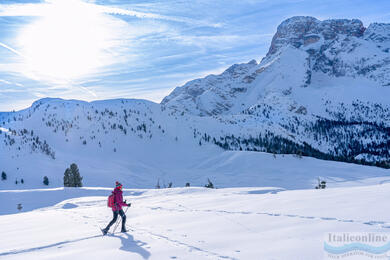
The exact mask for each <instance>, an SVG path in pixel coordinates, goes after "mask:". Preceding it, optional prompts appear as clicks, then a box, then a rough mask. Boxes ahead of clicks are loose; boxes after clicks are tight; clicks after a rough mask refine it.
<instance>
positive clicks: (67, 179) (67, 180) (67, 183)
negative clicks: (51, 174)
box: [64, 168, 72, 187]
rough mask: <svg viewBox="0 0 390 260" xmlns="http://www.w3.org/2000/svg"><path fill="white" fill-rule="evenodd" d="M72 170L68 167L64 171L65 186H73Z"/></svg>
mask: <svg viewBox="0 0 390 260" xmlns="http://www.w3.org/2000/svg"><path fill="white" fill-rule="evenodd" d="M70 176H71V172H70V169H69V168H66V170H65V173H64V187H72V185H71V184H72V183H71V178H70Z"/></svg>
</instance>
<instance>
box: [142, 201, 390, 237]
mask: <svg viewBox="0 0 390 260" xmlns="http://www.w3.org/2000/svg"><path fill="white" fill-rule="evenodd" d="M177 206H179V207H182V208H185V209H186V210H179V209H173V208H163V207H143V208H148V209H150V210H166V211H174V212H187V211H192V212H204V213H214V214H217V215H219V214H218V213H222V214H227V215H230V214H241V215H265V216H270V217H288V218H301V219H308V220H321V221H322V220H325V221H338V222H345V223H358V224H363V225H370V226H378V227H381V228H390V222H385V221H376V220H369V221H361V220H353V219H338V218H333V217H316V216H302V215H296V214H281V213H270V212H250V211H227V210H211V209H204V210H199V209H190V208H188V207H185V206H183V205H181V204H177ZM219 216H221V217H224V218H225V219H226V220H228V221H230V222H233V223H235V224H237V225H239V226H242V227H243V228H245V229H247V230H248V231H251V232H254V231H252V230H250V229H249V228H247V227H246V226H245V225H243V224H241V223H239V222H236V221H233V220H231V219H228V218H226V217H225V216H223V215H219Z"/></svg>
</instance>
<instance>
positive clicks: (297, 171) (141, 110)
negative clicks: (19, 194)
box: [0, 99, 390, 189]
mask: <svg viewBox="0 0 390 260" xmlns="http://www.w3.org/2000/svg"><path fill="white" fill-rule="evenodd" d="M202 125H204V126H206V127H207V128H208V129H210V132H212V131H214V134H215V135H216V134H218V132H219V131H229V130H231V129H234V128H233V127H229V126H228V125H226V124H225V123H223V122H215V120H213V119H212V118H202V117H193V116H187V115H184V116H181V115H174V114H172V112H171V111H170V110H162V109H160V106H159V105H158V104H155V103H151V102H147V101H142V100H110V101H99V102H92V103H87V102H82V101H75V100H72V101H65V100H61V99H45V100H40V101H38V102H36V103H34V104H33V106H32V107H31V108H29V109H27V110H24V111H20V112H18V113H17V114H16V115H15V120H11V121H10V123H9V124H6V126H7V129H8V130H7V131H8V132H4V133H3V134H2V135H0V138H1V137H2V138H3V141H4V142H5V144H6V145H2V146H0V151H1V152H0V165H1V168H0V170H1V171H5V172H6V173H7V177H8V178H7V180H6V181H1V182H0V189H28V188H44V187H47V186H44V185H43V183H42V180H43V177H44V176H48V178H49V181H50V185H49V187H59V186H62V185H63V173H64V171H65V169H66V168H67V167H69V165H70V164H71V163H73V162H75V163H77V164H78V166H79V168H80V172H81V175H82V176H83V177H84V179H83V183H84V185H86V186H105V187H111V186H112V184H113V183H114V181H115V180H119V181H121V182H122V183H123V184H124V185H125V186H127V187H132V188H153V187H155V185H156V184H157V182H159V183H160V185H161V186H162V187H164V185H168V183H169V182H173V186H174V187H183V186H184V185H185V183H187V182H189V183H191V185H195V186H203V185H204V184H206V183H207V179H208V178H210V179H211V180H212V181H213V182H214V184H215V186H217V187H243V186H246V187H247V186H279V187H283V188H287V189H298V188H313V187H314V186H315V185H316V184H317V179H318V177H321V178H323V179H326V180H327V181H328V182H329V185H331V187H332V186H333V187H334V186H335V185H338V183H342V182H350V181H356V180H357V179H367V178H368V179H371V181H370V183H379V182H380V181H383V179H387V178H390V177H388V176H389V175H388V170H385V169H381V168H377V167H368V166H359V165H355V164H350V163H340V162H330V161H322V160H318V159H313V158H308V157H299V156H294V155H272V154H267V153H262V152H248V151H224V150H223V149H221V148H220V147H218V146H216V145H214V144H212V143H209V142H203V139H202V138H204V137H202V134H201V133H200V132H199V130H197V129H198V128H197V127H198V126H202ZM15 129H18V130H15ZM220 129H221V130H220ZM222 129H223V130H222ZM236 129H237V130H238V131H239V129H238V128H236ZM247 131H249V130H247ZM37 140H38V141H37ZM199 140H201V141H199ZM200 142H203V143H202V144H201V145H200V144H199V143H200ZM45 144H46V145H45ZM19 147H20V150H19ZM21 179H23V180H24V183H23V184H21V183H20V180H21ZM15 180H18V182H19V183H18V184H15Z"/></svg>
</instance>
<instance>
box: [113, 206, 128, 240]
mask: <svg viewBox="0 0 390 260" xmlns="http://www.w3.org/2000/svg"><path fill="white" fill-rule="evenodd" d="M128 209H129V207H127V209H126V210H125V215H126V212H127V210H128ZM121 222H122V217H121V220H120V221H117V223H116V225H115V227H114V231H112V234H115V230H116V228H117V227H118V225H119V223H121Z"/></svg>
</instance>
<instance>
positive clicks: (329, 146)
mask: <svg viewBox="0 0 390 260" xmlns="http://www.w3.org/2000/svg"><path fill="white" fill-rule="evenodd" d="M389 51H390V24H377V23H375V24H371V25H370V26H369V27H368V28H365V27H364V26H363V24H362V22H361V21H359V20H345V19H342V20H325V21H319V20H317V19H316V18H313V17H292V18H290V19H287V20H285V21H284V22H282V23H281V24H280V25H279V26H278V29H277V32H276V34H275V35H274V37H273V39H272V43H271V46H270V49H269V52H268V54H267V55H266V56H265V57H264V58H263V59H262V61H261V62H260V63H259V64H257V62H256V61H255V60H252V61H250V62H249V63H247V64H236V65H233V66H231V67H230V68H229V69H227V70H226V71H225V72H223V73H222V74H221V75H210V76H207V77H205V78H203V79H197V80H193V81H191V82H188V83H187V84H185V85H184V86H182V87H178V88H176V89H175V90H174V91H173V92H172V93H171V94H170V95H169V96H167V97H166V98H165V99H164V100H163V101H162V105H163V106H164V107H167V108H170V109H174V110H175V111H178V112H183V113H188V114H191V115H197V116H202V117H207V116H213V117H214V118H217V120H229V121H230V122H232V123H233V124H238V125H241V126H242V128H245V129H248V127H250V126H248V125H254V131H250V135H248V134H246V133H245V131H244V132H240V133H239V135H238V137H241V139H237V138H232V139H233V140H228V141H227V142H226V143H227V144H226V145H225V146H226V147H228V148H229V149H252V150H253V149H254V148H256V149H257V150H264V147H266V150H267V151H271V152H277V153H278V152H293V153H297V152H300V151H301V152H302V153H304V154H308V155H311V156H316V157H320V158H326V156H325V155H320V154H319V152H318V151H309V150H312V148H313V149H317V150H319V151H320V152H322V153H325V154H328V155H331V156H333V159H336V160H338V159H340V160H346V161H354V160H360V159H364V160H365V161H371V162H373V161H376V162H378V160H379V161H380V160H382V161H383V163H382V164H381V166H385V165H388V163H385V162H384V161H386V160H389V158H390V155H389V152H388V150H389V133H390V132H389V130H390V128H389V122H390V121H389V119H390V102H389V100H388V98H387V97H388V96H389V94H390V88H389V87H390V73H389V72H390V54H389ZM248 122H250V123H248ZM232 134H234V135H235V136H236V137H237V135H236V134H237V133H233V132H232ZM228 135H229V134H227V136H228ZM259 135H262V137H260V138H257V136H259ZM265 135H268V136H272V138H267V139H268V141H269V139H275V138H274V137H275V136H276V137H280V138H283V139H286V140H285V141H282V142H283V143H285V144H284V145H287V144H288V143H289V142H294V143H296V144H300V145H302V144H303V145H304V146H306V145H305V144H304V143H306V144H307V145H309V146H310V147H311V148H307V149H306V148H304V147H299V148H291V149H285V148H283V147H269V146H268V147H267V145H264V144H259V145H255V144H254V145H252V147H248V145H245V147H243V145H242V142H243V140H244V139H245V140H248V139H250V138H252V139H253V138H255V139H257V141H258V143H264V140H262V139H264V136H265ZM270 142H272V141H270ZM277 142H278V143H280V142H281V141H280V140H278V141H277ZM252 143H254V141H253V142H252ZM307 147H308V146H307Z"/></svg>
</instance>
